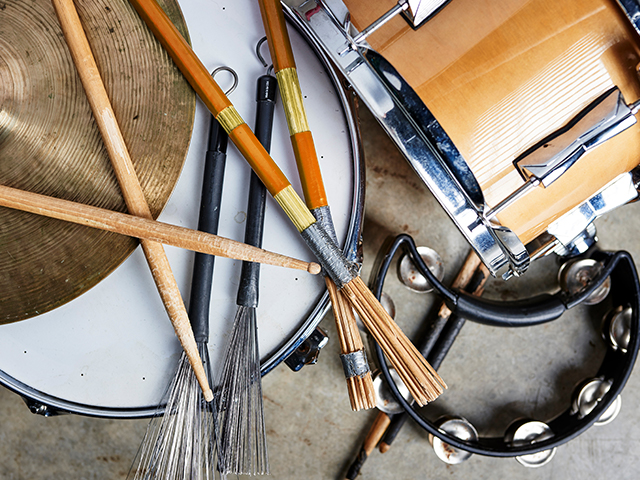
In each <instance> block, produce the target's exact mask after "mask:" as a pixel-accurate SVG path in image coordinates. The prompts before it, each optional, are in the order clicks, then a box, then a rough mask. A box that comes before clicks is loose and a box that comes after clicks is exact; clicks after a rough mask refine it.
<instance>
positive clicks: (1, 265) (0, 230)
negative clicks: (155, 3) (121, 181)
mask: <svg viewBox="0 0 640 480" xmlns="http://www.w3.org/2000/svg"><path fill="white" fill-rule="evenodd" d="M76 6H77V8H78V13H79V15H80V18H81V20H82V23H83V26H84V29H85V31H86V34H87V37H88V38H89V43H90V44H91V47H92V50H93V53H94V56H95V57H96V62H97V64H98V68H99V70H100V72H101V74H102V77H103V81H104V83H105V86H106V89H107V92H108V94H109V97H110V98H111V102H112V103H113V107H114V110H115V113H116V117H117V119H118V121H119V123H120V128H121V130H122V133H123V136H124V138H125V141H126V142H127V145H128V147H129V151H130V154H131V157H132V160H133V162H134V165H135V168H136V172H137V173H138V177H139V178H140V182H141V184H142V188H143V190H144V192H145V195H146V197H147V200H148V202H149V205H150V207H151V210H152V213H153V215H154V217H157V216H158V215H159V213H160V211H161V210H162V208H163V207H164V205H165V204H166V202H167V201H168V199H169V196H170V194H171V192H172V190H173V188H174V186H175V184H176V182H177V180H178V177H179V175H180V171H181V169H182V165H183V163H184V160H185V157H186V154H187V149H188V145H189V141H190V137H191V130H192V127H193V120H194V114H195V93H194V92H193V90H192V89H191V88H190V87H189V85H188V84H187V82H186V81H185V80H184V78H183V77H182V75H181V74H180V72H179V71H178V69H177V68H176V67H175V66H174V64H173V62H172V61H171V59H170V58H169V57H168V55H167V54H166V53H165V51H164V50H163V49H162V47H161V46H160V44H159V43H158V42H157V41H156V40H155V38H154V37H153V35H152V34H151V33H150V32H149V31H148V29H147V28H146V27H145V25H144V23H143V22H142V20H140V18H139V17H138V15H137V14H136V12H135V11H134V10H133V8H132V7H131V6H130V5H129V2H127V0H80V1H78V2H76ZM163 7H164V8H165V10H166V11H167V13H168V14H169V16H170V17H171V19H172V21H173V22H174V24H176V26H177V27H178V29H179V30H180V31H181V32H182V33H183V35H186V34H187V32H186V25H185V22H184V19H183V18H182V14H181V12H180V10H179V7H178V5H177V2H176V1H175V0H165V2H164V4H163ZM0 184H2V185H8V186H11V187H16V188H21V189H23V190H28V191H32V192H37V193H42V194H45V195H51V196H54V197H58V198H64V199H67V200H73V201H76V202H81V203H85V204H90V205H95V206H100V207H103V208H108V209H111V210H118V211H123V212H124V211H126V207H125V204H124V200H123V198H122V194H121V192H120V189H119V187H118V183H117V180H116V178H115V175H114V173H113V171H112V167H111V163H110V161H109V157H108V155H107V152H106V149H105V148H104V145H103V143H102V139H101V137H100V133H99V131H98V128H97V126H96V124H95V121H94V119H93V116H92V113H91V109H90V107H89V103H88V101H87V98H86V95H85V93H84V90H83V88H82V84H81V83H80V79H79V77H78V75H77V73H76V70H75V67H74V65H73V61H72V59H71V55H70V53H69V50H68V48H67V45H66V43H65V40H64V37H63V35H62V30H61V28H60V25H59V23H58V19H57V17H56V14H55V11H54V9H53V6H52V4H51V2H50V0H7V1H6V2H2V3H0ZM136 245H137V242H136V241H135V240H133V239H130V238H127V237H122V236H120V235H116V234H112V233H107V232H103V231H99V230H96V229H92V228H87V227H80V226H76V225H72V224H68V223H65V222H61V221H57V220H52V219H47V218H43V217H39V216H37V215H32V214H27V213H22V212H17V211H13V210H9V209H4V208H0V324H4V323H10V322H15V321H18V320H23V319H26V318H29V317H33V316H35V315H38V314H41V313H44V312H46V311H48V310H51V309H53V308H55V307H57V306H59V305H62V304H64V303H66V302H68V301H70V300H72V299H73V298H75V297H77V296H79V295H81V294H82V293H83V292H85V291H87V290H88V289H89V288H91V287H93V286H94V285H95V284H96V283H98V282H99V281H100V280H102V279H103V278H104V277H105V276H107V275H108V274H109V273H110V272H112V271H113V270H114V269H115V268H116V267H117V266H118V265H119V264H120V263H122V262H123V261H124V260H125V259H126V258H127V256H128V255H129V254H131V252H132V251H133V250H134V249H135V247H136Z"/></svg>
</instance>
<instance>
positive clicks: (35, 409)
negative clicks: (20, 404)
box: [21, 397, 67, 417]
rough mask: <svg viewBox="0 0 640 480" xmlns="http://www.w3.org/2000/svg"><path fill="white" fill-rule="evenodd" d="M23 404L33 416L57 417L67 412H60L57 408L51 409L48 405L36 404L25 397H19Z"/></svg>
mask: <svg viewBox="0 0 640 480" xmlns="http://www.w3.org/2000/svg"><path fill="white" fill-rule="evenodd" d="M21 398H22V400H23V401H24V403H26V404H27V408H28V409H29V411H30V412H31V413H33V414H34V415H42V416H43V417H57V416H58V415H63V414H65V413H67V412H64V411H62V410H58V409H57V408H54V407H51V406H50V405H46V404H44V403H41V402H38V401H37V400H33V399H31V398H27V397H21Z"/></svg>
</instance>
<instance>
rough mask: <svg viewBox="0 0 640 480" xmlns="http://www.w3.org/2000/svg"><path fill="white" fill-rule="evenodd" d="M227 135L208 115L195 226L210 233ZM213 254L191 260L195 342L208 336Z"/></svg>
mask: <svg viewBox="0 0 640 480" xmlns="http://www.w3.org/2000/svg"><path fill="white" fill-rule="evenodd" d="M228 138H229V137H228V135H227V132H225V131H224V129H223V128H222V127H221V126H220V124H219V123H218V121H217V120H216V119H215V118H214V117H213V116H211V123H210V125H209V139H208V142H207V144H208V148H207V153H206V155H205V163H204V174H203V178H202V199H201V200H200V215H199V217H198V230H200V231H202V232H207V233H212V234H214V235H217V234H218V224H219V223H220V205H221V203H222V185H223V183H224V169H225V165H226V161H227V143H228V142H227V140H228ZM215 258H216V257H214V256H213V255H207V254H205V253H196V254H195V257H194V261H193V262H194V263H193V277H192V279H191V296H190V298H189V320H191V328H192V329H193V335H194V336H195V338H196V342H197V343H204V342H207V341H208V340H209V308H210V304H211V288H212V286H213V266H214V263H215Z"/></svg>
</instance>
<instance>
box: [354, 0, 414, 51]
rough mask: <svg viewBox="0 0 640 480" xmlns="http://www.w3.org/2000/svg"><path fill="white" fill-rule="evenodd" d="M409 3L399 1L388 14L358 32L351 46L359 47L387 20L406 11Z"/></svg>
mask: <svg viewBox="0 0 640 480" xmlns="http://www.w3.org/2000/svg"><path fill="white" fill-rule="evenodd" d="M409 3H410V2H409V1H408V0H399V1H398V3H397V4H396V6H395V7H393V8H392V9H391V10H389V11H388V12H386V13H384V14H383V15H382V16H381V17H380V18H378V19H377V20H376V21H375V22H373V23H372V24H371V25H369V26H368V27H367V28H365V29H364V30H362V32H360V33H359V34H358V35H356V36H355V37H353V44H352V46H354V47H355V46H356V45H359V44H360V43H361V42H362V41H363V40H364V39H365V38H367V37H368V36H369V35H371V34H372V33H373V32H375V31H376V30H377V29H379V28H380V27H381V26H382V25H384V24H385V23H387V22H388V21H389V20H391V19H392V18H393V17H395V16H396V15H397V14H399V13H400V12H404V11H405V10H406V9H408V8H409ZM414 3H416V2H414ZM417 3H420V2H417Z"/></svg>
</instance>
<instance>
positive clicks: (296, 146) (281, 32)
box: [259, 0, 328, 210]
mask: <svg viewBox="0 0 640 480" xmlns="http://www.w3.org/2000/svg"><path fill="white" fill-rule="evenodd" d="M259 4H260V13H261V14H262V22H263V24H264V29H265V32H266V34H267V41H268V43H269V50H270V52H271V57H272V60H273V67H274V70H275V71H276V76H277V78H278V85H279V87H280V94H281V97H282V103H283V105H284V109H285V114H286V117H287V124H288V125H289V133H290V135H291V143H292V145H293V152H294V154H295V157H296V162H297V164H298V173H299V175H300V182H301V184H302V189H303V191H304V198H305V200H306V203H307V206H308V207H309V209H311V210H314V209H316V208H319V207H326V206H327V205H328V202H327V194H326V192H325V189H324V184H323V181H322V172H321V171H320V165H319V163H318V156H317V154H316V149H315V145H314V143H313V137H312V136H311V132H310V131H309V124H308V121H307V115H306V113H305V110H304V104H303V101H302V91H301V89H300V82H299V80H298V72H297V70H296V63H295V60H294V58H293V51H292V49H291V41H290V39H289V34H288V31H287V25H286V23H285V19H284V12H283V11H282V4H281V3H280V0H259Z"/></svg>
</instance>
